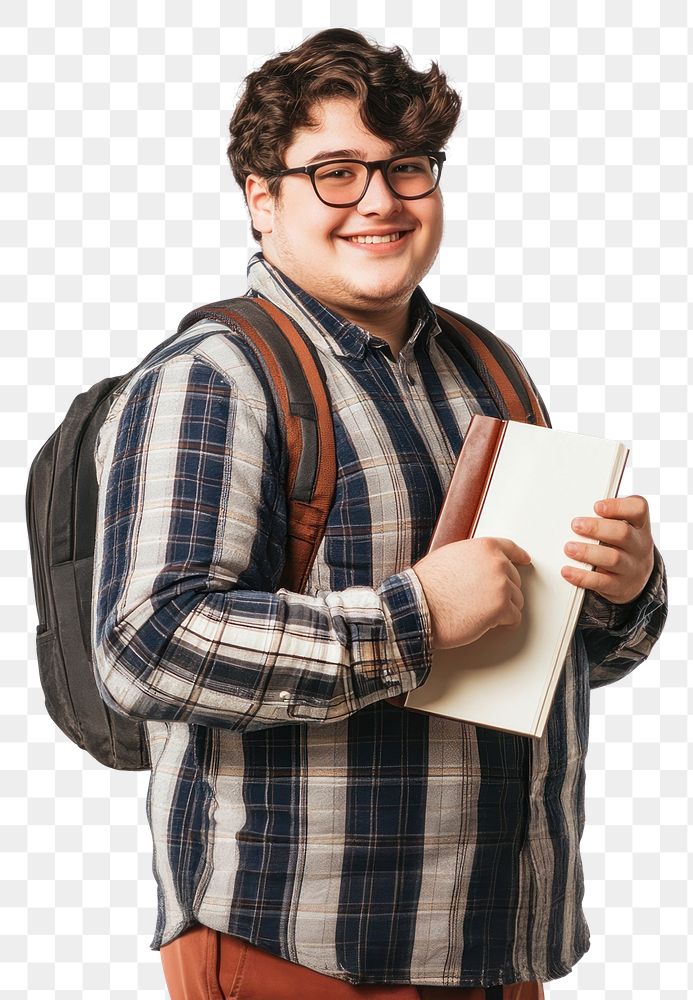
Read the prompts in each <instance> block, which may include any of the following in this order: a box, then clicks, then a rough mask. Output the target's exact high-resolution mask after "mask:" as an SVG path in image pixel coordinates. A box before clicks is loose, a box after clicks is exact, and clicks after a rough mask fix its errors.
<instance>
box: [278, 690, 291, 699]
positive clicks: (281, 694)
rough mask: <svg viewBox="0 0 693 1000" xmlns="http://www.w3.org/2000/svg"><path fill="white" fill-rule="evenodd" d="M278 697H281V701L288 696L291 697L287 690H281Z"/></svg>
mask: <svg viewBox="0 0 693 1000" xmlns="http://www.w3.org/2000/svg"><path fill="white" fill-rule="evenodd" d="M279 697H280V698H281V700H282V701H288V700H289V698H290V697H291V694H290V693H289V692H288V691H282V692H280V694H279Z"/></svg>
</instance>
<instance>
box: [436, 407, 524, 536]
mask: <svg viewBox="0 0 693 1000" xmlns="http://www.w3.org/2000/svg"><path fill="white" fill-rule="evenodd" d="M506 424H507V421H506V420H498V419H496V418H495V417H483V418H480V417H479V416H478V415H477V414H475V415H474V416H473V417H472V419H471V421H470V424H469V427H468V429H467V434H466V436H465V439H464V443H463V446H462V451H461V452H460V456H459V458H458V461H457V465H456V466H455V471H454V473H453V476H452V480H451V481H450V486H449V488H448V491H447V494H446V497H445V501H444V503H443V506H442V507H441V509H440V514H439V515H438V520H437V521H436V525H435V528H434V529H433V534H432V536H431V541H430V543H429V546H428V551H429V552H433V550H434V549H437V548H440V546H441V545H448V544H449V543H450V542H459V541H462V540H464V539H465V538H471V537H472V532H473V530H474V527H475V526H476V522H477V520H478V518H479V513H480V511H481V507H482V504H483V500H484V497H485V496H486V491H487V489H488V485H489V482H490V480H491V475H492V474H493V468H494V466H495V464H496V456H497V454H498V450H499V448H500V444H501V441H502V439H503V436H504V434H505V426H506Z"/></svg>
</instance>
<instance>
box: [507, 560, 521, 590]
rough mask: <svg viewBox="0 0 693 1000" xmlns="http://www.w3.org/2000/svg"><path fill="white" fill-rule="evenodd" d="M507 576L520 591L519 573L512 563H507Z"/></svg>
mask: <svg viewBox="0 0 693 1000" xmlns="http://www.w3.org/2000/svg"><path fill="white" fill-rule="evenodd" d="M508 576H509V577H510V579H511V581H512V582H513V583H514V584H515V586H516V587H519V588H520V589H522V577H521V576H520V571H519V569H518V568H517V566H516V565H515V564H514V563H513V562H509V563H508Z"/></svg>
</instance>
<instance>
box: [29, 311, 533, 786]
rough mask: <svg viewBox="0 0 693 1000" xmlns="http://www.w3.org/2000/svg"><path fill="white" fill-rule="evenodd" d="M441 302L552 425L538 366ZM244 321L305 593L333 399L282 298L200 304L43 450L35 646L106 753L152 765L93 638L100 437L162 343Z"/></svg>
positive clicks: (52, 695)
mask: <svg viewBox="0 0 693 1000" xmlns="http://www.w3.org/2000/svg"><path fill="white" fill-rule="evenodd" d="M435 308H436V313H437V315H438V321H439V323H440V325H441V327H442V328H443V332H447V333H448V335H451V337H452V340H453V343H454V344H455V346H456V347H458V349H459V350H461V351H462V352H463V354H464V356H465V357H466V359H467V361H468V362H469V364H470V365H471V366H472V368H473V370H474V371H476V372H477V374H478V375H479V377H480V379H481V381H482V382H483V383H484V385H485V386H486V388H487V391H488V393H489V395H490V396H491V398H492V399H493V400H494V402H495V403H496V405H497V407H498V409H499V412H500V413H501V415H502V416H503V417H504V419H512V420H521V421H527V422H530V423H538V424H541V425H545V426H549V427H550V426H551V424H550V421H549V417H548V413H547V412H546V410H545V408H544V405H543V402H542V400H541V398H540V396H539V394H538V392H537V390H536V386H535V385H534V383H533V381H532V379H531V377H530V376H529V375H528V373H527V372H526V370H525V369H524V367H523V365H522V363H521V362H520V360H519V358H518V356H517V354H516V353H515V352H514V351H513V349H512V348H511V347H510V346H509V345H507V344H506V343H505V342H503V341H501V340H499V339H498V338H497V337H496V336H495V335H494V334H492V333H490V332H489V331H488V330H486V329H484V327H482V326H480V325H479V324H477V323H474V322H473V321H471V320H469V319H466V318H465V317H461V316H458V315H456V314H455V313H450V312H449V311H448V310H444V309H441V308H439V307H437V306H436V307H435ZM202 319H208V320H214V321H216V322H219V323H221V324H223V325H225V326H227V327H229V328H231V329H233V330H236V331H240V332H241V333H242V335H243V336H244V337H245V338H247V340H248V341H249V343H250V344H251V346H252V347H253V348H254V349H255V351H256V352H257V355H258V358H259V360H260V362H261V364H262V366H263V368H264V370H265V372H266V373H267V375H268V377H269V379H270V384H271V385H272V386H273V389H274V392H275V396H276V401H277V404H278V412H279V416H280V421H282V422H283V432H284V440H285V442H286V447H287V450H288V473H287V484H286V491H287V511H288V537H287V554H286V562H285V568H284V571H283V574H282V578H281V581H280V584H279V585H280V587H286V588H287V589H290V590H293V591H295V592H297V593H302V592H303V589H304V587H305V584H306V581H307V579H308V574H309V572H310V569H311V566H312V563H313V560H314V558H315V555H316V553H317V550H318V548H319V545H320V541H321V538H322V535H323V533H324V529H325V523H326V521H327V517H328V514H329V511H330V507H331V505H332V501H333V497H334V491H335V485H336V474H337V468H336V456H335V440H334V429H333V424H332V409H331V403H330V398H329V394H328V390H327V387H326V385H325V374H324V370H323V368H322V364H321V362H320V359H319V355H318V352H317V350H316V349H315V347H314V345H313V344H312V342H311V341H310V339H309V338H308V336H307V335H306V334H305V333H304V332H303V331H302V330H301V329H300V328H299V327H298V326H296V325H295V324H294V323H293V321H292V320H291V319H290V318H289V317H288V316H287V315H286V314H285V313H283V312H282V311H281V310H280V309H278V308H277V307H276V306H275V305H274V304H273V303H271V302H268V301H266V300H264V299H260V298H255V297H250V296H243V297H237V298H232V299H224V300H222V301H219V302H213V303H210V304H209V305H206V306H203V307H201V308H198V309H194V310H193V311H192V312H189V313H188V314H187V315H186V316H185V317H184V318H183V320H182V321H181V323H180V324H179V326H178V329H177V330H176V333H175V334H173V335H172V336H171V337H169V338H168V339H167V340H166V341H164V342H163V343H161V344H158V345H157V346H156V347H155V348H154V349H153V350H152V351H150V353H149V354H148V355H147V356H146V357H145V358H144V360H143V361H141V362H140V363H139V364H138V365H136V366H135V368H133V369H132V370H131V371H130V372H128V373H127V374H126V375H122V376H114V377H110V378H106V379H103V380H102V381H101V382H98V383H96V384H95V385H94V386H92V387H91V388H90V389H88V390H87V391H86V392H83V393H80V394H79V395H78V396H76V397H75V399H74V400H73V402H72V405H71V406H70V408H69V410H68V412H67V414H66V415H65V418H64V420H63V421H62V423H61V424H60V425H59V426H58V427H57V429H56V430H55V432H54V433H53V434H52V435H51V437H50V438H49V439H48V440H47V441H46V443H45V444H44V445H43V446H42V447H41V449H40V450H39V452H38V453H37V455H36V456H35V458H34V460H33V462H32V464H31V467H30V470H29V475H28V483H27V490H26V519H27V529H28V535H29V550H30V559H31V567H32V576H33V584H34V595H35V600H36V610H37V614H38V618H39V624H38V626H37V628H36V657H37V661H38V667H39V678H40V682H41V687H42V689H43V693H44V698H45V703H46V709H47V711H48V714H49V715H50V717H51V718H52V719H53V721H54V722H55V724H56V725H57V726H58V727H59V728H60V729H61V730H62V732H63V733H64V734H65V735H66V736H68V737H69V739H70V740H72V742H73V743H76V744H77V746H79V747H81V749H82V750H85V751H86V752H87V753H89V754H90V755H91V756H92V757H94V758H95V760H97V761H98V762H99V763H101V764H104V765H105V766H107V767H111V768H115V769H117V770H127V771H140V770H147V769H149V768H150V766H151V765H150V759H149V748H148V741H147V735H146V723H145V722H143V721H142V720H138V719H130V718H128V717H126V716H124V715H121V714H119V713H117V712H114V711H113V710H111V709H110V708H109V707H108V706H107V705H106V704H105V703H104V702H103V701H102V699H101V696H100V694H99V690H98V687H97V683H96V678H95V674H94V666H93V662H92V644H91V611H92V583H93V571H94V546H95V538H96V512H97V504H98V483H97V478H96V463H95V447H96V444H97V439H98V434H99V431H100V428H101V425H102V424H103V422H104V420H105V419H106V417H107V415H108V412H109V409H110V406H111V404H112V402H113V401H114V399H115V397H116V396H117V395H118V393H119V391H120V390H121V389H123V388H124V387H125V384H126V383H127V382H128V381H129V380H130V379H131V378H132V376H133V375H135V374H136V373H137V372H138V371H139V370H140V369H141V368H143V367H144V366H145V365H146V364H147V362H148V361H149V360H150V358H152V357H153V356H154V355H155V354H156V353H158V352H159V351H161V350H162V349H165V348H166V347H167V346H168V345H169V344H172V343H173V342H174V341H175V340H176V339H177V338H179V337H180V335H181V334H182V333H184V331H185V330H187V329H188V328H189V327H191V326H192V325H193V324H194V323H197V322H198V321H199V320H202Z"/></svg>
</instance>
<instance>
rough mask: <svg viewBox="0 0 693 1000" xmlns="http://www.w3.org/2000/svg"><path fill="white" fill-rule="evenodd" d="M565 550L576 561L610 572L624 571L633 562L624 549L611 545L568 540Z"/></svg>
mask: <svg viewBox="0 0 693 1000" xmlns="http://www.w3.org/2000/svg"><path fill="white" fill-rule="evenodd" d="M563 551H564V552H565V554H566V555H567V556H570V558H571V559H575V561H576V562H581V563H587V564H588V565H589V566H595V567H596V568H597V569H603V570H606V571H607V572H608V573H624V572H625V571H626V570H627V568H628V565H630V564H632V559H631V560H629V559H628V557H627V555H626V554H625V552H624V550H623V549H619V548H615V547H614V546H611V545H590V544H589V543H587V542H566V544H565V545H564V546H563Z"/></svg>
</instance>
